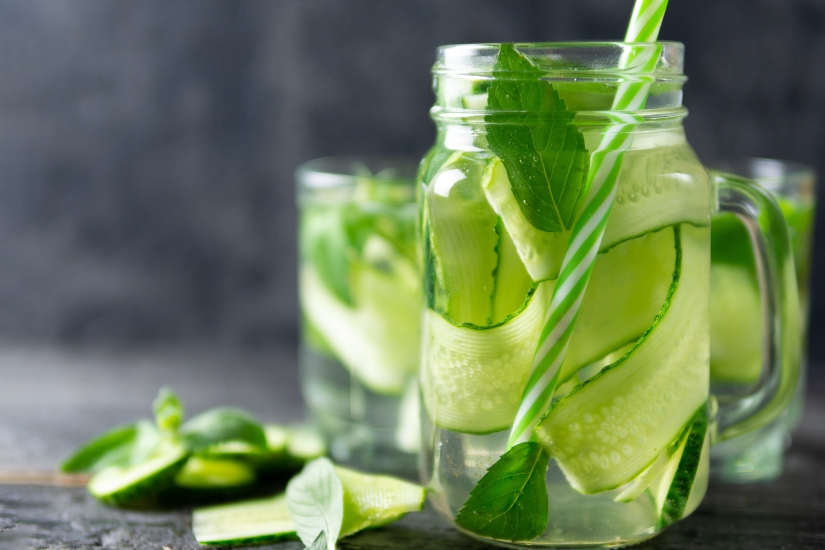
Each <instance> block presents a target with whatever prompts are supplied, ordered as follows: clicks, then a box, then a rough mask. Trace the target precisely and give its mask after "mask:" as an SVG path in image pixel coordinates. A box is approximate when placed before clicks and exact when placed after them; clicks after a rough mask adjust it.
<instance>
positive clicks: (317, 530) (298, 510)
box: [286, 458, 344, 550]
mask: <svg viewBox="0 0 825 550" xmlns="http://www.w3.org/2000/svg"><path fill="white" fill-rule="evenodd" d="M286 503H287V506H288V507H289V514H290V516H291V517H292V521H293V522H294V523H295V528H296V531H297V532H298V537H300V539H301V542H303V543H304V545H306V546H308V547H310V548H313V549H314V548H315V546H313V544H314V543H315V542H316V540H317V539H318V538H319V536H320V535H321V534H324V535H325V538H326V548H327V550H335V543H336V542H337V541H338V534H339V533H340V532H341V524H342V523H343V521H344V488H343V486H342V485H341V480H340V479H339V478H338V474H336V473H335V468H334V467H333V465H332V462H330V461H329V459H326V458H318V459H316V460H313V461H312V462H310V463H309V464H307V465H306V466H305V467H304V469H303V470H302V471H301V473H300V474H298V475H297V476H295V477H294V478H292V480H291V481H290V482H289V484H288V485H287V486H286Z"/></svg>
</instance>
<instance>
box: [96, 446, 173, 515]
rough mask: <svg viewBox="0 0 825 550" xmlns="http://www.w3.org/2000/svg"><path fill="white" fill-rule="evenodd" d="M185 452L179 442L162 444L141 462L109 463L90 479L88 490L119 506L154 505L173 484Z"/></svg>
mask: <svg viewBox="0 0 825 550" xmlns="http://www.w3.org/2000/svg"><path fill="white" fill-rule="evenodd" d="M187 456H188V453H187V451H186V449H185V448H184V447H183V446H182V445H180V444H177V443H166V444H163V445H161V447H160V449H159V450H158V451H156V452H155V454H154V455H153V456H151V457H150V458H149V459H147V460H145V461H144V462H141V463H139V464H135V465H132V466H109V467H108V468H104V469H103V470H101V471H99V472H98V473H97V474H95V475H94V476H93V477H92V479H91V480H90V481H89V485H88V490H89V493H90V494H91V495H92V496H93V497H95V498H96V499H98V500H100V501H102V502H105V503H106V504H109V505H112V506H119V507H122V508H149V507H152V506H156V505H158V504H160V503H161V499H162V496H163V493H164V492H165V491H166V490H168V489H170V488H171V487H172V486H173V484H174V479H175V476H176V475H177V473H178V471H179V470H180V469H181V468H182V467H183V465H184V463H185V462H186V459H187Z"/></svg>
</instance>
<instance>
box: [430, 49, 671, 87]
mask: <svg viewBox="0 0 825 550" xmlns="http://www.w3.org/2000/svg"><path fill="white" fill-rule="evenodd" d="M512 44H513V46H514V47H515V48H516V49H517V50H518V51H519V52H521V53H522V54H524V55H526V56H527V57H528V58H530V60H531V61H533V62H534V64H535V65H536V66H538V67H539V68H540V69H542V70H544V71H546V72H547V73H548V74H549V75H552V74H553V73H556V74H559V73H561V74H568V75H569V74H571V73H572V74H578V75H587V74H593V73H595V74H599V75H609V74H612V75H616V76H621V75H624V74H629V73H632V74H634V75H637V76H638V75H640V74H650V75H654V76H656V77H659V78H661V77H664V78H666V79H668V80H671V79H673V80H683V79H684V77H683V75H682V71H683V68H684V51H685V47H684V45H683V44H682V43H681V42H670V41H665V42H604V41H594V42H515V43H512ZM501 45H502V43H478V44H452V45H445V46H440V47H439V48H438V49H437V53H436V62H435V64H434V65H433V68H432V72H433V74H434V75H436V76H439V75H444V76H481V77H483V76H488V77H489V76H492V75H493V68H494V65H495V62H496V57H497V55H498V51H499V49H500V47H501ZM657 51H658V55H659V61H658V63H657V64H656V68H655V69H654V70H653V71H652V72H649V73H640V72H639V68H640V67H638V66H636V65H634V64H633V63H630V64H628V63H627V62H626V60H627V59H629V58H635V59H638V60H640V61H639V62H640V63H641V62H643V60H644V59H649V58H650V55H654V54H656V53H657ZM631 52H632V54H633V55H632V56H631V55H629V54H630V53H631ZM641 54H647V55H641Z"/></svg>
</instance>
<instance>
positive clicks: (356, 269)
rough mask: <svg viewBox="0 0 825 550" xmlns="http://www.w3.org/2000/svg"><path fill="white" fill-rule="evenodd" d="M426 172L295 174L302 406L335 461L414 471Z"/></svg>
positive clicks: (370, 167) (362, 163) (318, 164)
mask: <svg viewBox="0 0 825 550" xmlns="http://www.w3.org/2000/svg"><path fill="white" fill-rule="evenodd" d="M416 166H417V162H415V161H414V160H413V159H405V158H384V157H330V158H323V159H318V160H313V161H311V162H308V163H306V164H304V165H303V166H301V167H300V168H299V169H298V171H297V173H296V179H297V200H298V207H299V211H300V222H299V223H300V225H299V229H298V233H299V236H298V238H299V261H298V271H299V280H298V283H299V296H300V304H301V315H302V331H301V350H300V367H301V384H302V391H303V394H304V399H305V401H306V403H307V406H308V408H309V412H310V414H311V416H312V418H313V420H314V421H315V422H316V423H317V425H318V426H319V428H320V429H321V431H322V432H323V433H324V435H325V436H326V437H327V439H328V443H329V448H330V452H331V454H332V456H333V458H335V460H336V461H338V462H339V463H342V464H349V465H353V466H357V467H360V468H364V469H368V470H372V471H384V472H393V473H399V474H407V475H409V474H410V473H411V472H414V471H415V467H416V458H415V457H416V453H417V451H418V449H419V446H420V435H419V434H420V430H419V412H418V410H419V409H418V392H417V384H416V376H415V375H416V373H417V371H418V357H419V346H420V337H419V334H420V329H419V320H420V317H421V313H420V312H421V285H420V277H419V275H418V270H417V264H416V248H415V219H416V206H415V192H414V189H415V187H414V176H415V171H416Z"/></svg>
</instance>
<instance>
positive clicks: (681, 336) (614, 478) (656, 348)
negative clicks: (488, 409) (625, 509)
mask: <svg viewBox="0 0 825 550" xmlns="http://www.w3.org/2000/svg"><path fill="white" fill-rule="evenodd" d="M676 246H677V258H678V263H679V269H678V270H677V271H676V273H675V274H674V281H673V284H672V286H671V292H670V294H669V295H668V299H667V301H666V302H665V305H664V306H663V307H662V311H661V312H660V314H659V315H658V316H657V317H656V319H655V321H654V323H653V325H652V326H651V328H650V329H649V330H648V331H647V332H646V333H645V335H644V336H643V338H641V339H640V340H639V341H638V342H637V343H636V344H635V345H634V347H633V348H632V349H631V350H630V351H629V352H628V353H627V354H625V355H624V356H623V357H622V358H621V359H619V360H618V361H616V362H615V363H613V364H612V365H609V366H608V367H605V368H604V369H603V370H602V371H601V372H599V373H598V374H597V375H595V376H593V377H592V378H590V379H588V380H587V381H586V382H584V383H583V384H581V385H580V386H578V387H577V388H576V389H574V390H573V391H571V392H570V393H569V394H567V395H566V396H565V397H563V398H562V399H560V400H559V401H557V402H556V403H555V405H554V407H553V408H552V409H551V410H550V412H549V413H548V414H547V416H546V417H545V418H544V420H543V421H542V422H541V424H540V425H539V427H538V429H537V431H536V434H537V436H538V438H539V440H540V441H541V443H542V444H544V445H545V446H546V448H547V450H548V452H549V453H550V455H551V456H553V457H554V458H555V459H556V461H557V462H558V464H559V467H560V468H561V469H562V471H563V472H564V474H565V475H566V477H567V479H568V481H569V482H570V484H571V486H572V487H573V488H575V489H576V490H578V491H579V492H582V493H585V494H589V493H597V492H601V491H607V490H611V489H615V488H618V487H620V486H622V485H624V484H626V483H629V482H630V481H632V480H633V479H634V478H636V477H637V476H639V475H640V474H641V473H642V472H644V471H645V470H646V469H647V468H649V467H650V466H651V465H652V464H653V463H654V462H655V461H656V459H657V458H658V457H659V455H660V454H661V452H662V451H663V450H664V449H666V448H667V446H668V445H669V444H671V442H673V441H674V440H675V439H676V438H677V436H678V435H679V433H680V432H681V430H682V429H683V427H684V426H685V425H686V424H687V422H688V420H690V418H692V417H693V415H694V414H695V412H696V410H697V409H698V408H699V407H700V406H701V405H702V404H703V403H705V401H706V400H707V395H708V369H707V362H708V355H709V350H708V340H709V339H708V335H707V330H708V328H707V327H708V304H707V302H706V301H705V300H702V299H701V297H703V296H707V292H708V269H709V266H708V255H707V246H708V228H706V227H705V228H696V227H692V226H690V225H682V226H680V227H679V228H678V230H677V240H676Z"/></svg>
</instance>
